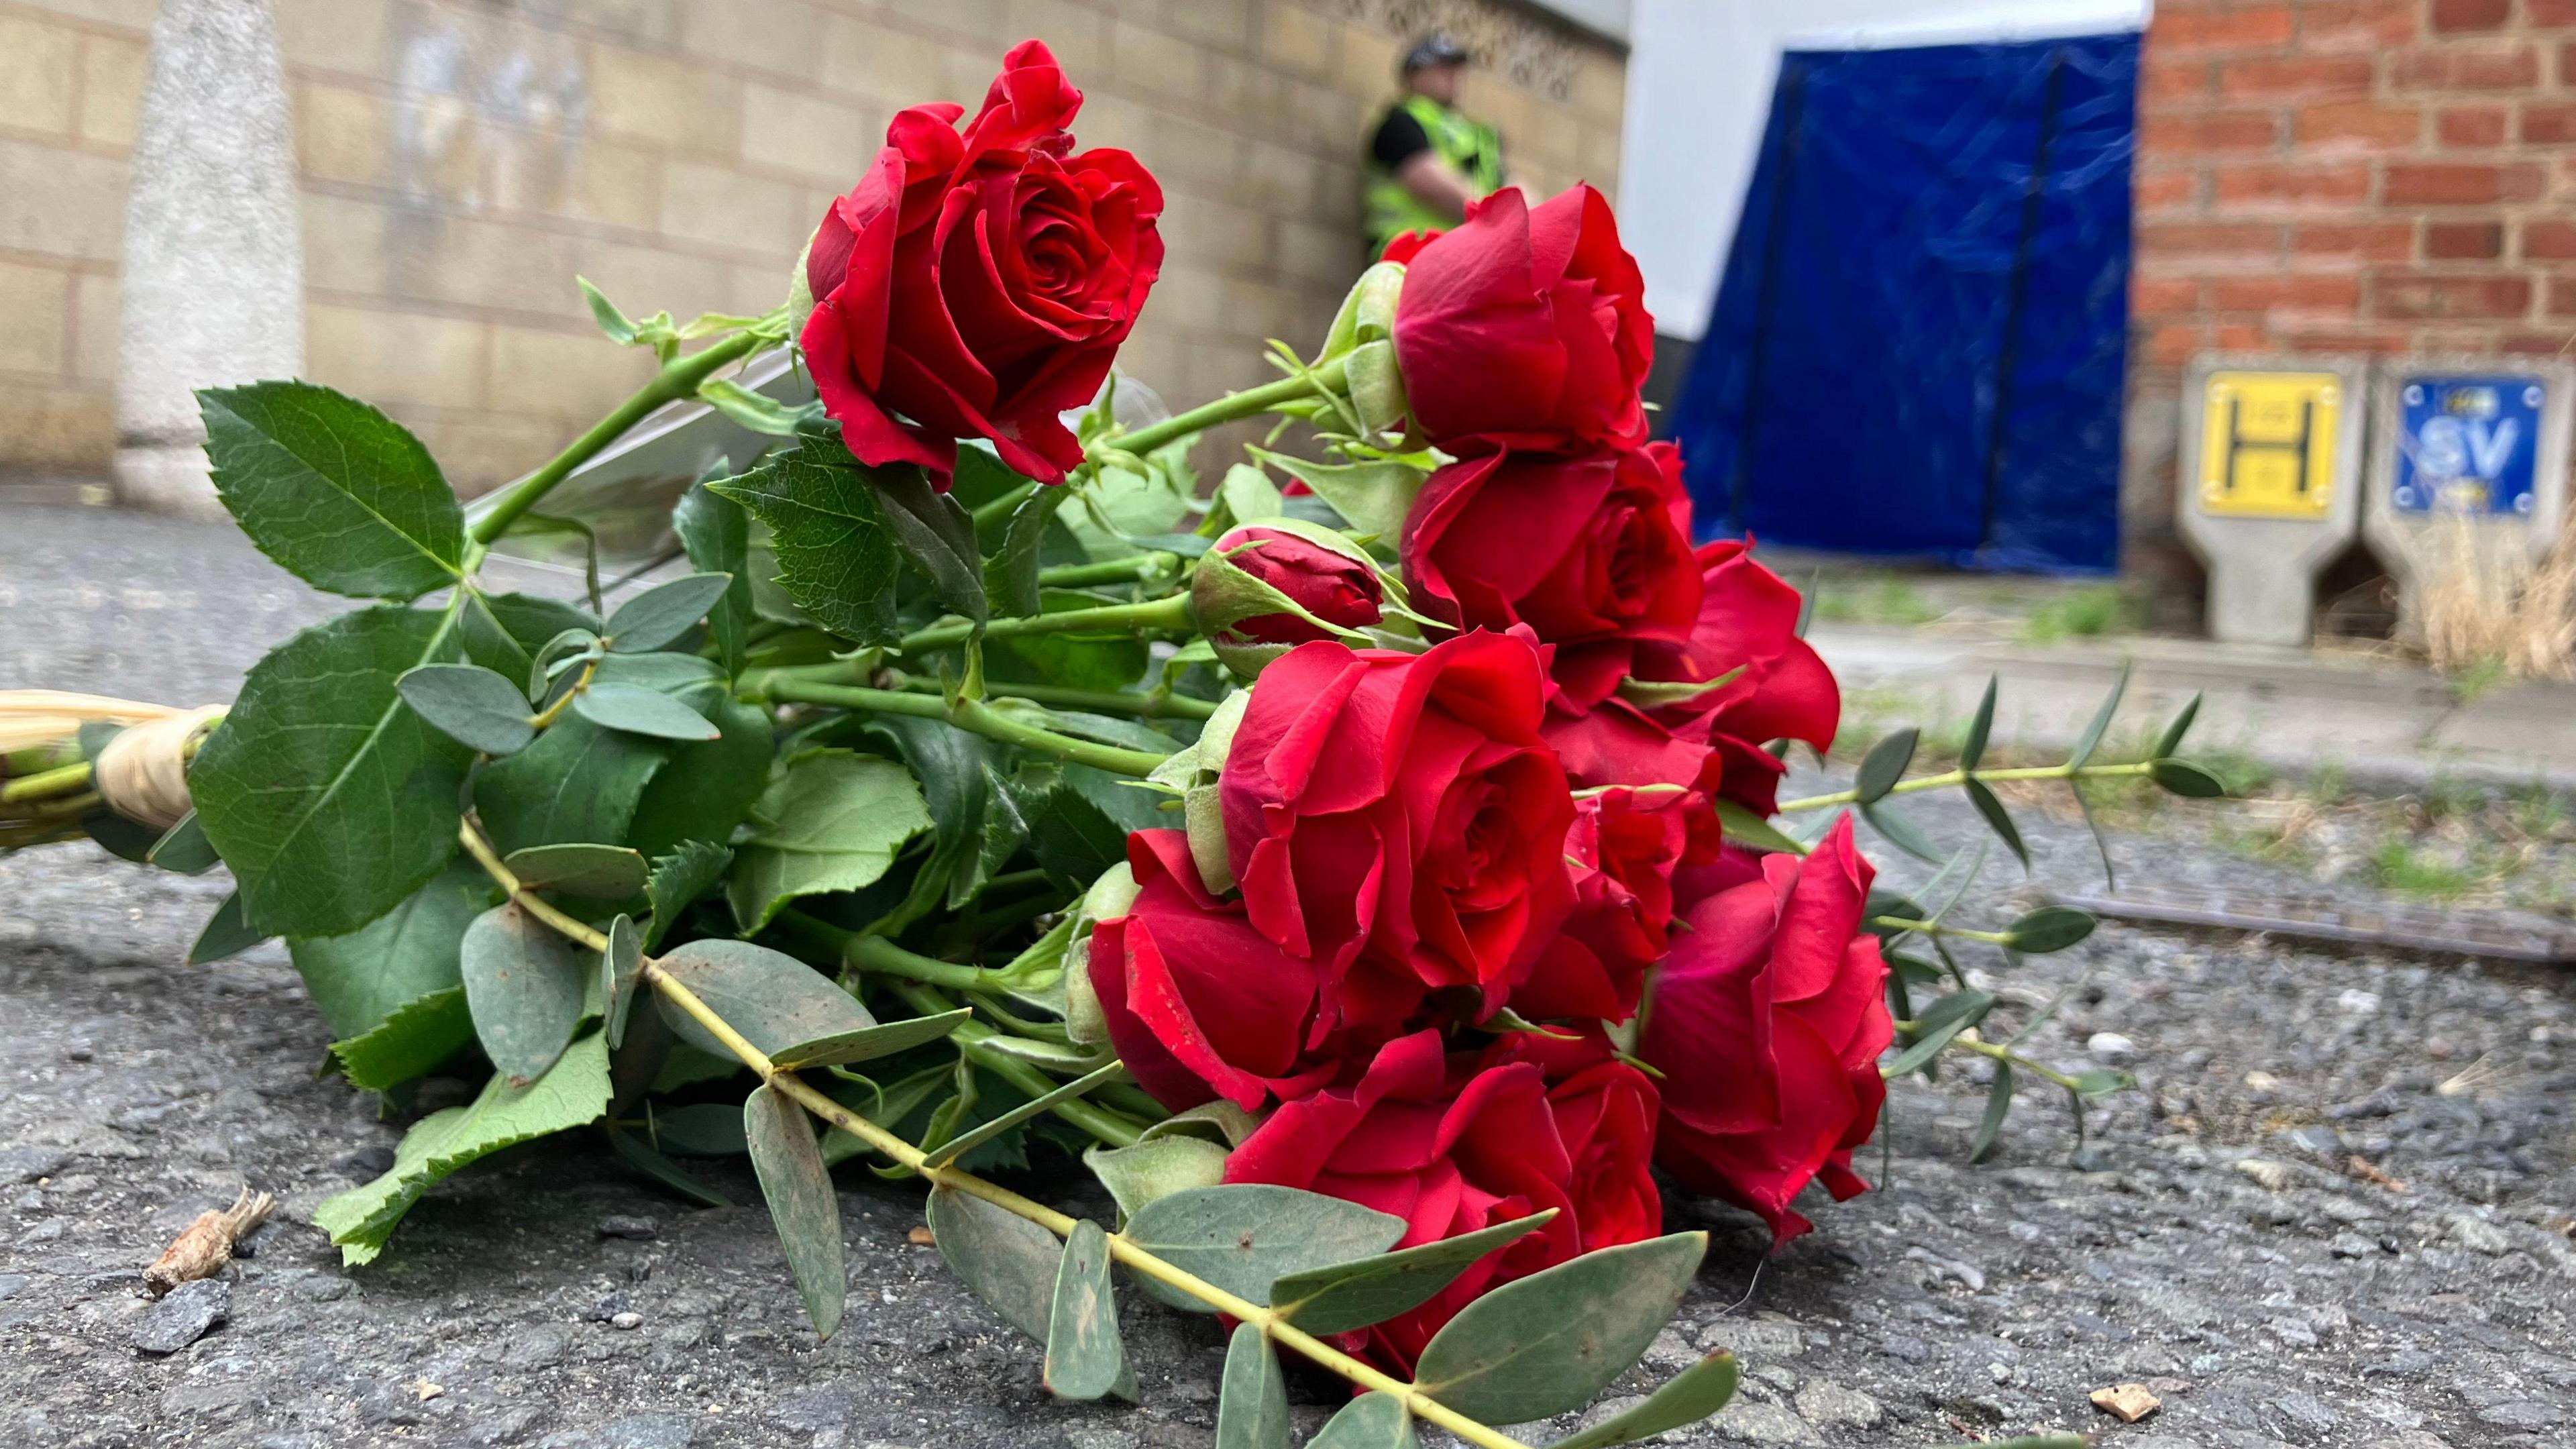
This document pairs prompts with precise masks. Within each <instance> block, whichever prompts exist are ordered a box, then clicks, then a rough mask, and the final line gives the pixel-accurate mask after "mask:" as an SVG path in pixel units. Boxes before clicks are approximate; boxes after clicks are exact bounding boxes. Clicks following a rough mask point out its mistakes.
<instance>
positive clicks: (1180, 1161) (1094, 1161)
mask: <svg viewBox="0 0 2576 1449" xmlns="http://www.w3.org/2000/svg"><path fill="white" fill-rule="evenodd" d="M1228 1105H1232V1104H1230V1103H1229V1104H1228ZM1225 1159H1226V1149H1224V1148H1222V1147H1219V1146H1218V1145H1216V1144H1215V1143H1213V1142H1209V1141H1206V1140H1204V1139H1202V1138H1197V1137H1177V1136H1175V1137H1154V1138H1149V1139H1147V1140H1145V1141H1142V1142H1138V1143H1135V1144H1133V1145H1131V1146H1127V1147H1089V1148H1085V1149H1084V1150H1083V1154H1082V1161H1083V1165H1084V1166H1086V1167H1088V1168H1090V1169H1091V1173H1092V1176H1094V1177H1097V1178H1099V1179H1100V1185H1101V1186H1103V1187H1105V1188H1107V1189H1109V1195H1110V1196H1111V1197H1112V1198H1114V1199H1116V1200H1117V1203H1118V1212H1119V1215H1120V1216H1121V1217H1124V1218H1130V1219H1132V1218H1134V1217H1135V1216H1136V1214H1137V1213H1138V1212H1139V1211H1141V1210H1143V1208H1144V1207H1145V1205H1146V1204H1147V1203H1150V1202H1152V1201H1154V1200H1155V1199H1157V1198H1162V1197H1169V1196H1170V1195H1171V1194H1173V1193H1176V1192H1179V1191H1181V1190H1182V1189H1184V1188H1193V1187H1214V1186H1216V1185H1217V1184H1219V1183H1221V1182H1223V1181H1225Z"/></svg>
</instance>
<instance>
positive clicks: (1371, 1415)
mask: <svg viewBox="0 0 2576 1449" xmlns="http://www.w3.org/2000/svg"><path fill="white" fill-rule="evenodd" d="M1420 1442H1421V1441H1420V1440H1418V1439H1416V1438H1415V1437H1414V1434H1413V1415H1412V1413H1411V1412H1409V1411H1408V1410H1407V1409H1406V1408H1405V1407H1404V1401H1403V1400H1401V1399H1398V1398H1395V1397H1393V1396H1392V1395H1388V1394H1382V1393H1378V1392H1376V1391H1374V1390H1372V1391H1370V1392H1368V1393H1365V1394H1362V1395H1360V1396H1359V1397H1358V1398H1356V1399H1353V1400H1351V1401H1350V1402H1349V1403H1347V1404H1344V1405H1343V1406H1342V1407H1341V1411H1340V1412H1339V1413H1336V1414H1334V1415H1333V1417H1331V1418H1330V1419H1327V1420H1325V1421H1324V1427H1323V1428H1321V1429H1318V1430H1316V1431H1315V1437H1314V1438H1312V1439H1309V1440H1307V1441H1306V1449H1415V1446H1416V1445H1417V1444H1419V1443H1420Z"/></svg>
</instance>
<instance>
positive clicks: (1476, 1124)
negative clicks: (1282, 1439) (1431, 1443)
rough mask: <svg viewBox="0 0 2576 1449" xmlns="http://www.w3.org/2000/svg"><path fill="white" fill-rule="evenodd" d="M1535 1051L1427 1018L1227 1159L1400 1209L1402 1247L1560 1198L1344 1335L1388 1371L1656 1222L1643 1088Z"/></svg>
mask: <svg viewBox="0 0 2576 1449" xmlns="http://www.w3.org/2000/svg"><path fill="white" fill-rule="evenodd" d="M1265 687H1266V686H1265ZM1532 1055H1533V1054H1528V1053H1527V1052H1526V1049H1519V1050H1517V1051H1515V1052H1504V1053H1497V1054H1491V1055H1489V1059H1488V1060H1487V1061H1485V1062H1478V1061H1477V1060H1475V1059H1474V1058H1471V1057H1467V1056H1465V1055H1456V1056H1445V1055H1444V1054H1443V1052H1442V1049H1441V1041H1440V1035H1439V1033H1437V1032H1433V1031H1422V1032H1416V1033H1414V1034H1412V1035H1410V1036H1406V1037H1401V1038H1398V1039H1397V1040H1395V1041H1392V1042H1389V1043H1388V1044H1387V1045H1386V1046H1384V1047H1382V1048H1380V1049H1379V1051H1378V1053H1377V1057H1376V1059H1375V1060H1374V1061H1373V1062H1371V1063H1370V1065H1369V1068H1368V1070H1367V1072H1366V1073H1365V1074H1364V1075H1362V1076H1361V1077H1360V1079H1359V1080H1358V1081H1357V1082H1355V1083H1353V1084H1351V1085H1349V1086H1345V1087H1338V1088H1329V1089H1327V1090H1324V1091H1321V1092H1317V1093H1315V1094H1314V1095H1312V1096H1309V1097H1303V1098H1300V1099H1298V1100H1296V1101H1293V1102H1288V1103H1285V1104H1283V1105H1281V1106H1280V1107H1279V1108H1278V1109H1277V1110H1276V1111H1274V1112H1272V1113H1271V1114H1270V1117H1269V1119H1268V1120H1267V1121H1265V1122H1263V1123H1262V1125H1261V1127H1260V1128H1259V1129H1258V1130H1256V1131H1255V1132H1254V1133H1253V1134H1252V1135H1251V1136H1250V1137H1247V1138H1245V1139H1244V1141H1243V1144H1242V1145H1241V1146H1239V1147H1237V1148H1235V1149H1234V1152H1233V1155H1231V1156H1230V1157H1228V1158H1227V1159H1226V1166H1225V1180H1226V1181H1228V1182H1267V1183H1278V1184H1280V1185H1283V1186H1287V1187H1299V1188H1305V1189H1307V1190H1308V1191H1311V1192H1320V1193H1326V1194H1329V1195H1331V1196H1333V1197H1338V1198H1343V1199H1346V1200H1348V1201H1351V1202H1356V1203H1360V1204H1362V1205H1364V1206H1367V1207H1372V1208H1375V1209H1377V1210H1378V1211H1380V1212H1385V1213H1393V1214H1394V1215H1396V1216H1398V1217H1401V1218H1403V1219H1404V1221H1405V1230H1404V1236H1403V1237H1402V1238H1401V1239H1399V1240H1398V1242H1397V1246H1398V1247H1406V1248H1409V1247H1415V1246H1418V1245H1420V1244H1423V1243H1430V1242H1437V1241H1439V1240H1441V1239H1443V1238H1451V1237H1456V1236H1458V1235H1459V1234H1462V1233H1471V1232H1475V1231H1476V1230H1478V1229H1480V1228H1485V1227H1490V1226H1492V1225H1494V1224H1496V1223H1504V1222H1510V1221H1513V1220H1515V1219H1518V1218H1524V1217H1528V1216H1529V1215H1530V1214H1532V1213H1536V1212H1542V1211H1545V1210H1546V1209H1548V1208H1554V1209H1556V1210H1557V1216H1556V1218H1555V1220H1554V1221H1552V1222H1550V1223H1549V1224H1548V1225H1547V1226H1545V1227H1543V1228H1538V1229H1535V1230H1533V1231H1531V1232H1529V1233H1527V1234H1524V1235H1523V1236H1521V1237H1520V1238H1517V1239H1515V1240H1514V1241H1513V1242H1512V1243H1511V1244H1509V1245H1508V1246H1506V1247H1503V1248H1501V1249H1498V1250H1496V1251H1495V1252H1493V1253H1490V1254H1487V1255H1486V1256H1485V1257H1483V1258H1481V1259H1479V1260H1477V1262H1476V1263H1475V1264H1474V1265H1472V1266H1470V1267H1469V1268H1468V1270H1467V1271H1466V1272H1465V1273H1463V1274H1461V1275H1459V1277H1458V1278H1457V1280H1456V1281H1454V1282H1452V1283H1451V1284H1450V1285H1449V1286H1448V1287H1447V1288H1445V1289H1443V1290H1442V1291H1441V1292H1440V1293H1439V1294H1438V1295H1437V1296H1435V1297H1434V1298H1432V1299H1431V1300H1430V1301H1429V1302H1427V1303H1425V1304H1423V1305H1422V1306H1421V1307H1419V1308H1416V1309H1414V1310H1412V1311H1411V1312H1409V1313H1406V1314H1404V1315H1402V1316H1400V1317H1398V1318H1395V1319H1392V1320H1390V1321H1388V1322H1386V1323H1381V1324H1379V1325H1377V1326H1375V1327H1373V1328H1370V1329H1366V1330H1363V1331H1362V1332H1360V1333H1356V1334H1351V1335H1346V1336H1345V1342H1346V1343H1348V1344H1349V1345H1350V1346H1351V1347H1353V1348H1355V1349H1362V1350H1364V1351H1366V1352H1368V1353H1369V1354H1370V1356H1371V1357H1373V1358H1376V1359H1377V1360H1378V1361H1379V1362H1381V1363H1383V1364H1385V1365H1386V1366H1387V1367H1389V1368H1390V1369H1393V1370H1396V1371H1400V1372H1408V1373H1409V1372H1410V1371H1411V1369H1412V1365H1413V1361H1414V1359H1415V1358H1416V1357H1417V1356H1418V1355H1419V1354H1420V1353H1421V1352H1422V1348H1423V1345H1425V1344H1427V1343H1429V1342H1430V1341H1431V1336H1432V1334H1434V1333H1436V1332H1438V1331H1439V1328H1440V1325H1442V1324H1444V1323H1446V1322H1448V1321H1449V1319H1450V1318H1452V1317H1453V1316H1455V1315H1456V1314H1457V1312H1458V1310H1459V1309H1461V1308H1463V1307H1465V1306H1466V1305H1467V1304H1468V1303H1469V1302H1470V1301H1471V1300H1473V1299H1474V1298H1475V1297H1476V1295H1478V1294H1480V1293H1483V1292H1485V1291H1486V1290H1487V1289H1489V1288H1492V1287H1495V1286H1497V1285H1499V1284H1502V1283H1506V1282H1509V1281H1511V1280H1512V1279H1515V1278H1521V1277H1526V1276H1527V1275H1529V1274H1531V1273H1535V1272H1537V1271H1538V1270H1539V1269H1541V1268H1546V1267H1550V1266H1553V1265H1554V1264H1557V1263H1562V1262H1564V1261H1566V1260H1567V1259H1569V1258H1572V1257H1574V1256H1576V1255H1577V1254H1579V1253H1584V1252H1588V1251H1590V1250H1592V1249H1594V1248H1601V1247H1609V1246H1611V1245H1613V1244H1616V1243H1625V1242H1635V1241H1638V1240H1639V1239H1641V1238H1646V1237H1651V1236H1653V1235H1654V1234H1655V1233H1656V1232H1657V1231H1659V1230H1660V1226H1661V1223H1662V1217H1663V1214H1662V1208H1661V1204H1660V1202H1659V1200H1658V1198H1657V1196H1656V1192H1655V1185H1654V1181H1653V1179H1652V1178H1651V1177H1649V1176H1648V1175H1647V1171H1646V1164H1647V1157H1648V1152H1649V1148H1650V1141H1651V1132H1652V1128H1653V1123H1654V1117H1655V1091H1654V1087H1653V1086H1652V1085H1651V1084H1649V1083H1648V1082H1647V1081H1646V1079H1645V1076H1644V1074H1642V1073H1640V1072H1638V1071H1637V1070H1636V1069H1634V1068H1632V1067H1629V1066H1626V1065H1625V1064H1623V1063H1620V1062H1617V1061H1614V1060H1610V1059H1609V1058H1608V1056H1607V1053H1606V1051H1601V1050H1598V1049H1597V1048H1587V1047H1586V1046H1585V1045H1584V1044H1580V1043H1569V1044H1567V1046H1566V1047H1565V1048H1556V1047H1554V1045H1553V1044H1550V1048H1549V1054H1548V1057H1547V1059H1546V1060H1545V1061H1542V1060H1538V1059H1532ZM1551 1083H1553V1085H1551Z"/></svg>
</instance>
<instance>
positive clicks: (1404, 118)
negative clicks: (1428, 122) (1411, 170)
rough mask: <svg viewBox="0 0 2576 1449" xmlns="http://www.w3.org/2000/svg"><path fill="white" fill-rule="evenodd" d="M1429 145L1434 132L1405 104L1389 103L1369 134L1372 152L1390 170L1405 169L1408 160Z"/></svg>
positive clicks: (1429, 146) (1372, 155) (1428, 147)
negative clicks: (1424, 125) (1375, 129)
mask: <svg viewBox="0 0 2576 1449" xmlns="http://www.w3.org/2000/svg"><path fill="white" fill-rule="evenodd" d="M1430 149H1431V134H1430V133H1429V132H1427V131H1425V130H1423V129H1422V123H1421V122H1420V121H1417V120H1415V119H1414V118H1413V113H1412V112H1411V111H1408V110H1406V109H1405V108H1404V107H1402V106H1394V107H1390V108H1389V109H1388V111H1387V113H1386V119H1385V120H1383V121H1380V122H1378V123H1377V134H1376V135H1375V136H1372V137H1370V138H1369V155H1370V156H1371V157H1372V158H1374V159H1375V160H1376V162H1377V164H1378V165H1380V166H1382V167H1384V168H1386V169H1387V170H1389V171H1400V170H1402V169H1403V168H1404V163H1405V162H1407V161H1410V160H1412V159H1413V158H1414V157H1416V156H1419V155H1421V154H1422V153H1423V152H1425V151H1428V150H1430Z"/></svg>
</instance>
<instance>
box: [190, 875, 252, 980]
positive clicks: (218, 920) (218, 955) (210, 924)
mask: <svg viewBox="0 0 2576 1449" xmlns="http://www.w3.org/2000/svg"><path fill="white" fill-rule="evenodd" d="M267 939H268V932H266V931H262V930H259V929H257V928H256V927H254V926H252V925H251V924H250V922H248V921H246V920H244V919H242V898H241V892H240V891H235V892H233V893H232V894H231V895H228V896H226V897H224V901H223V904H222V905H219V906H217V907H215V913H214V914H213V915H212V916H209V917H207V918H206V924H205V928H204V929H203V930H200V931H199V932H197V939H196V940H195V941H193V942H191V943H190V944H189V946H188V964H189V965H191V966H204V965H207V964H209V963H211V962H216V961H222V960H225V959H227V958H229V957H233V956H238V955H240V954H241V953H242V952H244V951H247V950H249V949H250V948H251V947H253V946H256V945H258V944H259V943H260V942H262V941H265V940H267Z"/></svg>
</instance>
